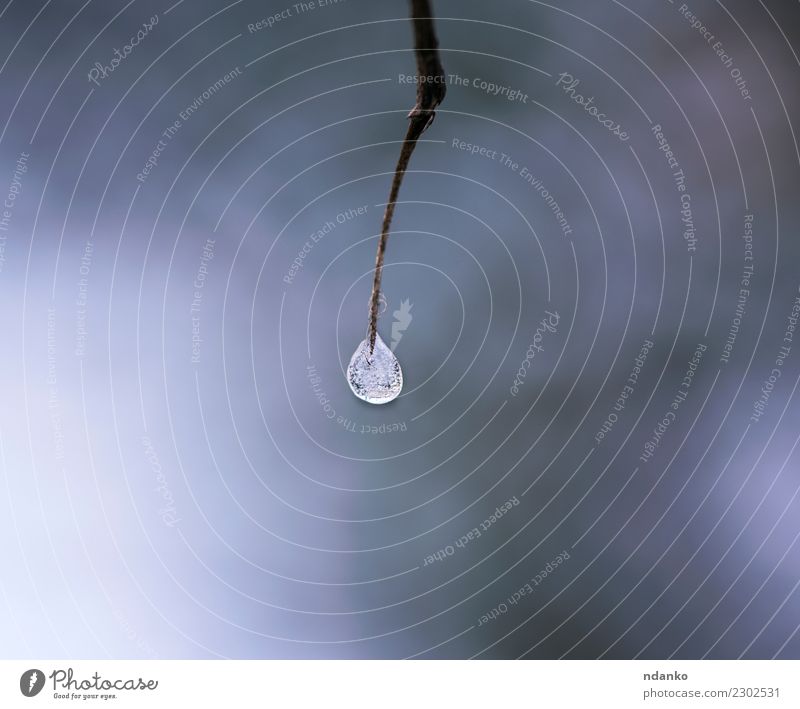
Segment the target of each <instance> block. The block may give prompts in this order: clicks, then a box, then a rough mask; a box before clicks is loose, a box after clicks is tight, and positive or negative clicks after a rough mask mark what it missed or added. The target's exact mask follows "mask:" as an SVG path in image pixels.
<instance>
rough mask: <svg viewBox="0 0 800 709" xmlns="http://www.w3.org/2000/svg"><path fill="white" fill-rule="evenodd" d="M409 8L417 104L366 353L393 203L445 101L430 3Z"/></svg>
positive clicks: (413, 0)
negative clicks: (412, 155)
mask: <svg viewBox="0 0 800 709" xmlns="http://www.w3.org/2000/svg"><path fill="white" fill-rule="evenodd" d="M409 2H410V5H411V22H412V24H413V26H414V50H415V53H416V57H417V103H416V105H415V106H414V108H412V109H411V112H410V113H409V114H408V119H409V123H408V130H407V131H406V137H405V139H404V140H403V146H402V148H401V149H400V157H399V158H398V160H397V167H396V168H395V171H394V178H393V179H392V187H391V190H390V191H389V201H388V202H387V204H386V211H385V212H384V213H383V224H382V225H381V236H380V239H379V240H378V253H377V255H376V257H375V277H374V278H373V281H372V296H371V297H370V301H369V331H368V332H369V334H368V337H369V352H370V354H372V352H373V350H374V349H375V337H376V336H377V333H378V300H379V298H380V293H381V272H382V270H383V257H384V254H385V253H386V242H387V241H388V239H389V229H390V227H391V225H392V217H393V216H394V208H395V203H396V202H397V195H398V194H399V192H400V185H401V184H402V183H403V176H404V175H405V173H406V169H407V168H408V163H409V161H410V160H411V154H412V153H413V152H414V148H415V147H416V146H417V141H418V140H419V137H420V136H421V135H422V134H423V133H424V132H425V130H426V129H427V128H428V127H429V126H430V124H431V123H433V119H434V118H435V116H436V107H437V106H438V105H439V104H440V103H441V102H442V100H443V99H444V95H445V93H446V90H447V85H446V77H445V74H444V68H443V67H442V62H441V60H440V59H439V42H438V40H437V39H436V31H435V29H434V26H433V12H432V9H431V3H430V0H409Z"/></svg>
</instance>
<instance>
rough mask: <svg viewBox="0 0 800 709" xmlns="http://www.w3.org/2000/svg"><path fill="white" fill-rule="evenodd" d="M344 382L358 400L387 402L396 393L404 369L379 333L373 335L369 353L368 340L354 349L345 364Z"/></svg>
mask: <svg viewBox="0 0 800 709" xmlns="http://www.w3.org/2000/svg"><path fill="white" fill-rule="evenodd" d="M347 383H348V384H349V385H350V388H351V389H352V390H353V393H354V394H355V395H356V396H357V397H358V398H359V399H363V400H364V401H366V402H367V403H369V404H388V403H389V402H390V401H393V400H394V399H396V398H397V397H398V396H399V394H400V391H401V390H402V388H403V370H402V369H400V362H398V361H397V357H395V356H394V353H393V352H392V351H391V350H390V349H389V348H388V347H387V346H386V343H385V342H384V341H383V340H382V339H381V336H380V335H377V336H376V337H375V349H374V351H373V352H372V355H370V353H369V339H366V340H364V341H363V342H362V343H361V344H360V345H359V346H358V347H357V348H356V351H355V352H354V353H353V356H352V357H351V359H350V365H349V366H348V367H347Z"/></svg>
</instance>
